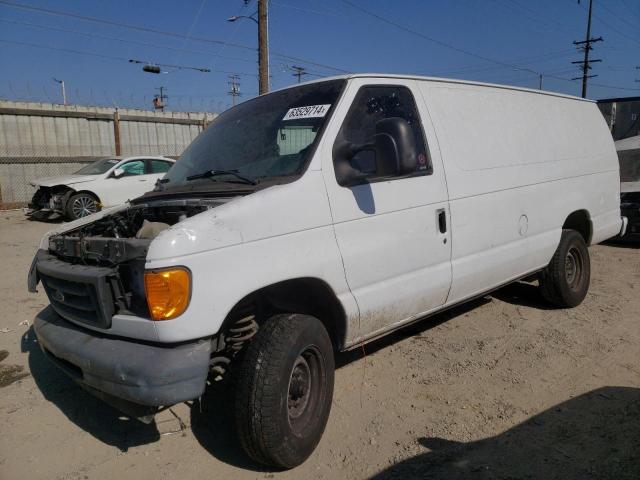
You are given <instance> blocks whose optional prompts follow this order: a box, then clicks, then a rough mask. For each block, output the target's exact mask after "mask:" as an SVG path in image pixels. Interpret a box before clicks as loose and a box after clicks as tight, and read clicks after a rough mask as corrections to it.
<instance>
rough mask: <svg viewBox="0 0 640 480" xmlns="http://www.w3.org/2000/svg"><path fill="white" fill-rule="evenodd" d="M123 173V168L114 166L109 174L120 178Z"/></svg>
mask: <svg viewBox="0 0 640 480" xmlns="http://www.w3.org/2000/svg"><path fill="white" fill-rule="evenodd" d="M123 175H124V169H123V168H116V169H115V170H114V171H113V173H112V174H111V176H112V177H113V178H120V177H122V176H123Z"/></svg>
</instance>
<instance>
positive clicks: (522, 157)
mask: <svg viewBox="0 0 640 480" xmlns="http://www.w3.org/2000/svg"><path fill="white" fill-rule="evenodd" d="M421 88H422V92H423V95H424V98H425V101H426V103H427V106H428V109H429V112H430V115H431V117H432V119H433V123H434V125H435V130H436V133H437V135H438V140H439V144H440V148H441V150H442V156H443V161H444V165H445V170H446V174H447V185H448V188H449V200H450V207H451V221H452V235H453V251H452V270H453V283H452V287H451V292H450V294H449V298H448V300H447V304H452V303H457V302H459V301H461V300H463V299H465V298H469V297H473V296H475V295H477V294H479V293H482V292H483V291H488V290H490V289H491V288H493V287H495V286H498V285H500V284H503V283H505V282H507V281H509V280H511V279H516V278H518V277H521V276H523V275H525V274H526V273H529V272H533V271H536V270H539V269H541V268H543V267H544V266H545V265H546V264H547V263H548V262H549V260H550V259H551V257H552V255H553V253H554V251H555V249H556V247H557V245H558V241H559V239H560V234H561V229H562V225H563V223H564V221H565V220H566V218H567V217H568V216H569V215H570V214H571V213H572V212H574V211H576V210H586V211H587V212H588V214H589V217H590V219H591V223H592V231H593V235H592V242H593V243H597V242H600V241H603V240H605V239H606V238H609V237H611V236H613V235H615V234H616V233H617V232H618V231H619V229H620V222H621V220H620V210H619V189H620V187H619V168H618V164H617V160H616V155H615V149H614V146H613V141H612V139H611V135H610V133H609V131H608V129H607V127H606V124H605V121H604V119H603V117H602V115H601V114H600V112H599V111H598V109H597V107H596V105H595V104H594V103H592V102H587V101H580V100H576V99H571V98H564V97H557V96H552V95H545V94H536V93H531V92H526V91H519V90H510V89H501V88H494V87H488V86H479V85H467V84H446V83H434V82H428V81H424V82H421Z"/></svg>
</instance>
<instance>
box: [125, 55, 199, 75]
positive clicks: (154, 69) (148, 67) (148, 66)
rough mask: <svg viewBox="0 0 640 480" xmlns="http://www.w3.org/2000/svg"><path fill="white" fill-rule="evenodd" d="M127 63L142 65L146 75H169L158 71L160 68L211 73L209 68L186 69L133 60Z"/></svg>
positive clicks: (182, 66)
mask: <svg viewBox="0 0 640 480" xmlns="http://www.w3.org/2000/svg"><path fill="white" fill-rule="evenodd" d="M129 63H137V64H142V70H144V71H145V72H148V73H156V74H158V73H169V72H163V71H162V70H160V67H168V68H175V69H176V70H195V71H197V72H203V73H209V72H211V69H210V68H202V67H187V66H185V65H169V64H166V63H153V62H147V61H145V60H136V59H135V58H131V59H129Z"/></svg>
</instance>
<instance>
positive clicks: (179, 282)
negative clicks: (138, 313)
mask: <svg viewBox="0 0 640 480" xmlns="http://www.w3.org/2000/svg"><path fill="white" fill-rule="evenodd" d="M144 290H145V294H146V297H147V305H149V312H150V313H151V318H152V319H153V320H171V319H172V318H176V317H177V316H178V315H180V314H182V313H183V312H184V311H185V310H186V309H187V306H188V305H189V299H190V297H191V274H190V273H189V270H187V269H186V268H180V267H174V268H167V269H162V270H149V271H147V272H145V273H144Z"/></svg>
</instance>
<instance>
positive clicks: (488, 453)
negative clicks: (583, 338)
mask: <svg viewBox="0 0 640 480" xmlns="http://www.w3.org/2000/svg"><path fill="white" fill-rule="evenodd" d="M419 442H420V443H421V444H422V445H423V446H424V447H426V448H428V449H429V450H430V451H429V452H427V453H424V454H421V455H418V456H416V457H413V458H410V459H408V460H405V461H403V462H400V463H397V464H395V465H393V466H391V467H389V468H388V469H386V470H383V471H382V472H380V473H379V474H377V475H375V476H374V477H372V478H373V479H374V480H390V479H402V480H407V479H434V480H435V479H480V480H484V479H533V480H538V479H539V480H550V479H562V480H572V479H575V480H578V479H615V480H624V479H629V480H631V479H634V480H636V479H638V478H640V448H639V447H640V389H638V388H627V387H604V388H600V389H598V390H594V391H591V392H588V393H585V394H583V395H580V396H579V397H576V398H572V399H570V400H568V401H566V402H564V403H561V404H559V405H556V406H555V407H553V408H550V409H548V410H546V411H544V412H542V413H540V414H538V415H536V416H534V417H532V418H530V419H529V420H527V421H526V422H524V423H522V424H520V425H517V426H515V427H513V428H511V429H509V430H507V431H506V432H504V433H502V434H500V435H497V436H495V437H490V438H487V439H485V440H480V441H477V442H469V443H462V442H454V441H449V440H446V439H442V438H422V439H420V440H419Z"/></svg>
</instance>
